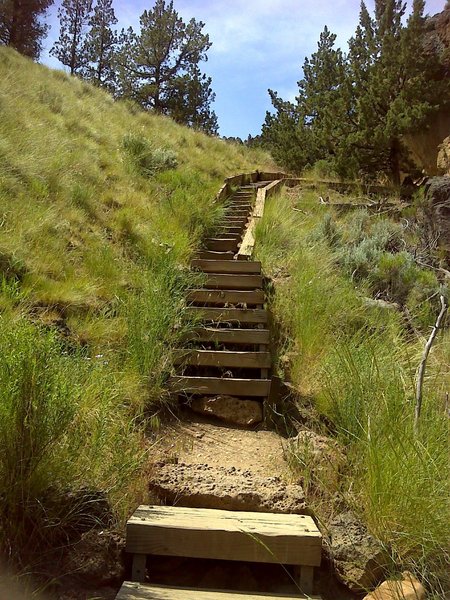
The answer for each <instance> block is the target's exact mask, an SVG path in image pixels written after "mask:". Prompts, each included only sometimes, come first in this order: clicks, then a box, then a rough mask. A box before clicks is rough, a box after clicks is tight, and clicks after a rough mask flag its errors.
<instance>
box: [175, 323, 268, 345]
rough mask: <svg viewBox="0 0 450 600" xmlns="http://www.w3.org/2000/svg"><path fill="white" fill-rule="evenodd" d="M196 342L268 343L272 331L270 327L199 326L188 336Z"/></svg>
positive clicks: (188, 338)
mask: <svg viewBox="0 0 450 600" xmlns="http://www.w3.org/2000/svg"><path fill="white" fill-rule="evenodd" d="M186 339H187V340H191V341H194V342H212V343H218V344H245V345H253V344H257V345H261V344H268V343H269V341H270V333H269V330H268V329H232V328H227V329H223V328H220V327H199V328H198V329H195V330H194V331H192V332H189V334H187V336H186Z"/></svg>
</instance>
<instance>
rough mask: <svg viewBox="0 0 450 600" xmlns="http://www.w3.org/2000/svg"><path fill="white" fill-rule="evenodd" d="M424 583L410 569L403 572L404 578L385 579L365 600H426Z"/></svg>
mask: <svg viewBox="0 0 450 600" xmlns="http://www.w3.org/2000/svg"><path fill="white" fill-rule="evenodd" d="M425 598H426V592H425V588H424V587H423V585H422V584H421V583H420V581H419V580H418V579H416V577H414V575H413V574H412V573H410V572H409V571H405V572H404V573H402V579H399V580H393V579H388V580H387V581H383V583H382V584H381V585H379V586H378V587H377V588H376V590H374V591H373V592H371V593H370V594H367V596H364V600H425Z"/></svg>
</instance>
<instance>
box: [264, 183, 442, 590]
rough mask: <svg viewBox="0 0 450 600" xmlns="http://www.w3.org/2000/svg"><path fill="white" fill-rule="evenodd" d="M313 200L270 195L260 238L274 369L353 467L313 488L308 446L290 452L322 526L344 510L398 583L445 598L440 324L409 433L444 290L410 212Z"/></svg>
mask: <svg viewBox="0 0 450 600" xmlns="http://www.w3.org/2000/svg"><path fill="white" fill-rule="evenodd" d="M319 194H320V195H322V196H324V197H325V196H326V195H330V196H331V197H333V191H332V190H327V189H318V190H306V189H305V190H300V191H291V192H289V191H286V192H285V193H284V194H283V195H281V196H279V197H276V198H275V197H274V198H273V199H272V198H271V199H270V201H269V203H268V205H267V206H266V211H265V214H264V218H263V219H262V222H261V223H260V225H259V227H258V230H257V239H258V244H257V253H258V256H259V258H260V260H261V261H262V263H263V268H264V269H265V271H266V273H267V274H268V275H269V276H271V277H272V278H273V282H274V293H273V294H272V296H271V312H272V315H273V319H274V324H275V326H274V331H277V332H278V349H279V353H278V356H277V369H278V370H279V372H280V374H281V375H282V376H283V377H284V378H285V379H287V380H290V381H291V382H292V383H293V385H294V387H295V388H296V390H297V392H298V396H299V398H300V399H301V400H302V402H303V403H305V404H306V405H308V403H310V402H311V403H312V404H313V405H314V406H315V407H317V408H318V409H319V410H320V411H321V413H322V414H325V415H327V417H328V418H329V420H330V421H331V422H332V423H333V428H332V429H333V434H334V435H335V436H336V439H337V440H338V442H339V443H340V445H341V447H342V448H343V449H344V451H345V453H346V456H347V467H346V468H345V469H344V472H343V473H340V474H338V473H337V472H333V469H328V470H324V475H323V476H320V473H319V477H317V471H316V472H315V473H316V474H314V472H312V470H311V465H312V469H313V468H314V464H313V459H310V460H311V463H308V449H303V450H304V451H303V452H302V451H301V449H300V451H299V450H298V449H295V448H293V451H292V453H291V455H290V460H291V464H292V466H293V468H294V470H295V472H296V473H297V475H298V476H300V477H302V480H303V482H304V485H305V488H306V491H307V494H308V500H309V502H310V504H311V505H312V506H313V507H314V508H315V511H316V514H317V515H318V516H319V518H322V519H323V520H324V521H325V522H326V521H327V518H328V517H329V515H330V514H331V513H332V511H333V510H334V508H333V507H335V506H336V502H338V503H339V506H340V507H343V506H348V507H350V508H351V509H352V510H354V511H355V512H356V513H357V514H359V515H360V517H361V518H362V520H363V521H364V522H366V523H367V524H368V526H369V528H370V530H371V531H372V532H373V533H374V534H375V535H376V536H377V537H378V538H379V539H380V540H382V542H383V544H384V545H385V547H386V549H387V550H388V551H389V552H390V555H391V557H392V561H393V563H392V564H393V571H394V572H395V571H396V572H400V571H401V570H402V569H404V568H408V569H409V570H412V571H415V572H416V573H417V574H418V575H419V577H420V578H421V579H422V580H423V581H424V582H426V583H427V584H428V586H429V589H430V591H431V590H432V591H433V592H434V595H432V596H431V597H433V598H436V599H437V598H444V597H447V596H445V592H446V591H448V589H449V586H450V581H449V579H448V572H447V564H448V544H447V541H448V540H447V525H446V522H447V520H448V511H447V510H446V508H445V507H446V503H447V499H448V495H449V491H450V490H449V485H448V481H449V480H448V441H447V440H448V438H447V435H448V415H447V414H446V413H447V411H448V406H446V393H448V390H449V387H450V332H449V330H448V327H447V329H446V330H444V331H443V332H440V333H439V335H438V337H437V340H436V343H435V346H434V348H433V350H432V352H431V355H430V357H429V361H428V365H427V371H426V379H425V388H424V409H423V413H422V416H421V420H420V423H419V434H418V435H417V436H416V435H415V434H414V431H413V422H414V405H415V376H416V371H417V367H418V364H419V362H420V358H421V355H422V352H423V347H424V344H425V341H426V339H427V337H428V335H429V332H430V326H431V325H432V324H433V323H434V322H435V318H436V315H437V313H438V311H439V300H438V297H437V294H438V293H439V292H441V293H444V294H447V295H448V289H445V288H444V287H443V286H442V285H440V283H439V281H438V280H437V278H436V275H435V273H434V272H433V271H431V270H428V269H424V268H421V267H419V266H417V264H416V263H415V262H414V260H413V256H412V254H411V253H410V249H411V252H412V251H414V250H417V248H418V247H420V246H419V241H418V239H417V238H418V236H420V231H418V230H417V228H416V227H415V225H414V216H413V214H414V207H411V208H410V209H408V210H409V215H407V214H406V213H405V215H404V217H405V218H403V219H401V220H400V219H398V218H397V219H395V218H390V217H389V215H387V214H381V215H380V214H377V213H374V212H372V213H370V212H368V211H366V210H361V209H359V210H353V211H349V212H347V211H345V212H344V213H339V212H337V211H336V210H334V209H332V208H330V207H329V206H324V205H320V204H319V202H318V197H319ZM374 297H376V298H380V299H383V300H384V301H389V303H386V302H385V303H384V304H383V303H382V302H379V303H376V302H374V301H373V298H374ZM394 303H396V304H394ZM406 317H407V318H406ZM322 426H323V424H322ZM324 432H325V433H326V434H328V435H330V430H325V431H324Z"/></svg>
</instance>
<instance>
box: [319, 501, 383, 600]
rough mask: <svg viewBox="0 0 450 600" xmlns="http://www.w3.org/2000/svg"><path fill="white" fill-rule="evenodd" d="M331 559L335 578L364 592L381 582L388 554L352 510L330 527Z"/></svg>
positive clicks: (356, 590)
mask: <svg viewBox="0 0 450 600" xmlns="http://www.w3.org/2000/svg"><path fill="white" fill-rule="evenodd" d="M327 532H328V536H329V539H328V544H329V554H330V558H331V560H332V562H333V564H334V567H335V571H336V576H337V578H338V579H340V580H341V581H342V583H344V584H345V585H346V586H347V587H348V588H349V589H350V590H352V591H353V592H364V591H366V590H368V589H371V588H373V587H374V586H375V585H376V584H377V583H378V582H379V581H381V579H382V577H383V574H384V570H385V568H386V566H387V564H388V558H387V555H386V553H385V551H384V549H383V547H382V545H381V542H379V541H378V540H377V539H376V538H374V537H373V536H372V535H370V534H369V532H368V531H367V529H366V528H365V527H364V525H363V524H362V523H361V521H359V520H358V518H357V517H356V516H355V515H354V514H353V513H352V512H350V511H348V512H344V513H341V514H339V515H338V516H337V517H335V518H334V519H332V520H331V521H330V523H329V524H328V527H327Z"/></svg>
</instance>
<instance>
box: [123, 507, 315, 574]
mask: <svg viewBox="0 0 450 600" xmlns="http://www.w3.org/2000/svg"><path fill="white" fill-rule="evenodd" d="M321 549H322V536H321V534H320V532H319V530H318V529H317V526H316V525H315V523H314V521H313V520H312V518H311V517H309V516H308V515H293V514H287V515H286V514H273V513H256V512H254V513H253V512H246V511H242V512H238V511H227V510H215V509H205V508H183V507H178V506H145V505H143V506H140V507H139V508H138V509H137V510H136V511H135V513H134V514H133V516H132V517H131V518H130V519H129V520H128V523H127V541H126V550H127V552H132V553H139V554H157V555H162V556H184V557H192V558H211V559H222V560H242V561H249V562H262V563H278V564H284V565H306V566H319V565H320V560H321Z"/></svg>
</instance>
